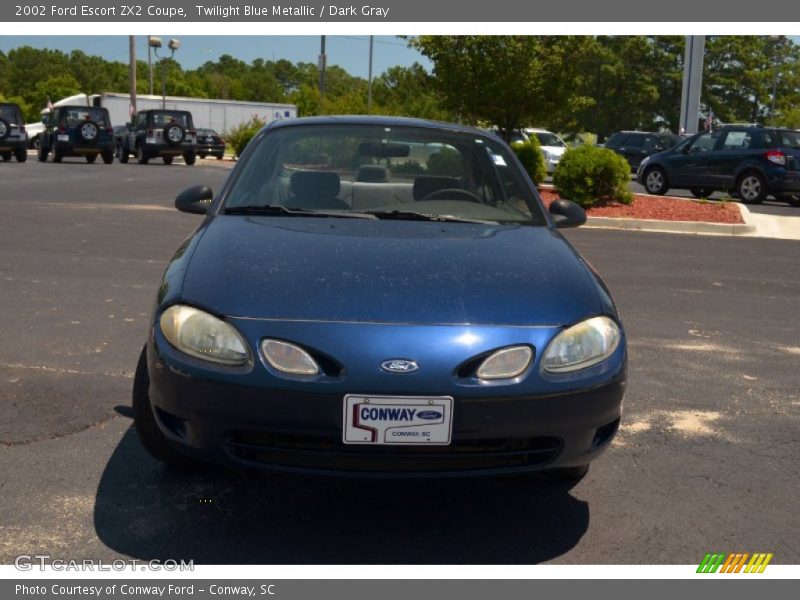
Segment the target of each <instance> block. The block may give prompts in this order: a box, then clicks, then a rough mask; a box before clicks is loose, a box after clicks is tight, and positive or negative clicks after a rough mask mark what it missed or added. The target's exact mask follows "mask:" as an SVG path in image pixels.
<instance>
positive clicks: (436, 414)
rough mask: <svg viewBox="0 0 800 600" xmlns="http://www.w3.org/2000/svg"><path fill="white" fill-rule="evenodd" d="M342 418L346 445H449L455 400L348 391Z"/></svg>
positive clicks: (439, 397) (343, 437)
mask: <svg viewBox="0 0 800 600" xmlns="http://www.w3.org/2000/svg"><path fill="white" fill-rule="evenodd" d="M343 421H344V422H343V426H342V441H343V442H344V443H345V444H397V445H405V446H423V445H440V446H446V445H448V444H449V443H450V440H451V437H452V430H453V399H452V398H451V397H449V396H431V397H421V396H410V397H405V396H365V395H358V394H348V395H347V396H345V397H344V419H343Z"/></svg>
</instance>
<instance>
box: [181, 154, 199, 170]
mask: <svg viewBox="0 0 800 600" xmlns="http://www.w3.org/2000/svg"><path fill="white" fill-rule="evenodd" d="M183 160H184V161H185V162H186V164H187V165H189V166H190V167H191V166H192V165H193V164H194V162H195V160H197V155H196V154H195V153H194V152H184V154H183Z"/></svg>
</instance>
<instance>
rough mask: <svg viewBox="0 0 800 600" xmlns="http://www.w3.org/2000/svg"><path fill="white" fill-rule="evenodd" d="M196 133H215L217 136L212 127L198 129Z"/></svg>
mask: <svg viewBox="0 0 800 600" xmlns="http://www.w3.org/2000/svg"><path fill="white" fill-rule="evenodd" d="M197 133H198V135H216V136H219V134H218V133H217V132H216V131H214V130H213V129H198V130H197Z"/></svg>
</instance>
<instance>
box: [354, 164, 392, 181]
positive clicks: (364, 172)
mask: <svg viewBox="0 0 800 600" xmlns="http://www.w3.org/2000/svg"><path fill="white" fill-rule="evenodd" d="M386 179H387V174H386V167H382V166H380V165H361V166H360V167H358V173H356V181H361V182H363V183H383V182H385V181H386Z"/></svg>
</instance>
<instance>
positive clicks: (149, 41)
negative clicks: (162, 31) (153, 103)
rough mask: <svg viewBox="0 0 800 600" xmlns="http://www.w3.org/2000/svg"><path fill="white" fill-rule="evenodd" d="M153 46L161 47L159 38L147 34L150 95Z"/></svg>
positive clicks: (151, 92)
mask: <svg viewBox="0 0 800 600" xmlns="http://www.w3.org/2000/svg"><path fill="white" fill-rule="evenodd" d="M153 48H161V38H160V37H156V36H154V35H149V36H147V70H148V72H149V75H150V92H149V93H150V95H151V96H152V95H153Z"/></svg>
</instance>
